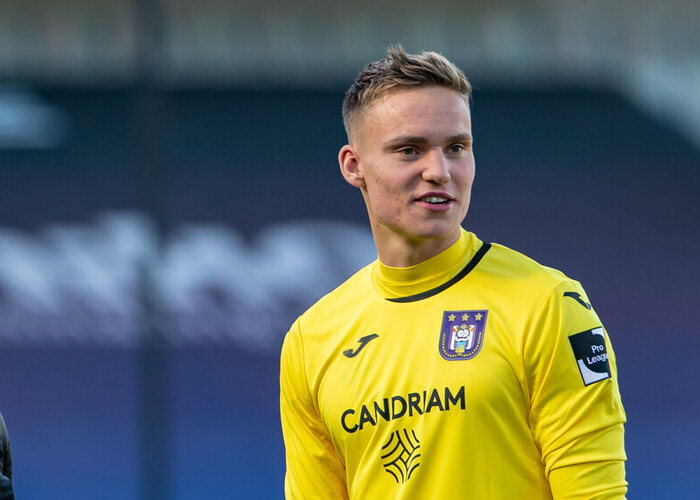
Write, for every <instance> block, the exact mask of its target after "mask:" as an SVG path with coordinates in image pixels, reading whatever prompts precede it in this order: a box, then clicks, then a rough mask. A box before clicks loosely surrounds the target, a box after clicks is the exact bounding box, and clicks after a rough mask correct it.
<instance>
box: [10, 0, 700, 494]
mask: <svg viewBox="0 0 700 500" xmlns="http://www.w3.org/2000/svg"><path fill="white" fill-rule="evenodd" d="M699 25H700V4H699V3H698V2H697V1H694V0H685V1H683V0H679V1H669V2H660V1H657V2H634V1H631V0H621V1H618V2H605V1H602V0H592V1H589V2H578V1H572V0H561V1H558V2H542V1H533V2H528V3H524V2H516V1H514V0H499V1H491V2H485V1H478V2H469V3H465V2H456V1H452V0H434V1H433V2H430V4H421V3H411V2H408V3H407V2H393V1H387V2H379V3H370V2H365V1H358V2H353V3H352V4H343V3H329V2H314V1H310V0H307V1H298V2H293V3H289V4H286V5H285V4H280V5H278V4H277V3H273V2H268V1H261V2H260V1H259V2H252V1H237V2H225V1H223V0H200V1H199V2H192V1H185V0H160V1H157V0H142V1H139V0H132V1H126V0H110V1H107V0H99V1H96V0H91V1H87V0H72V1H70V2H69V1H67V0H52V1H51V2H41V1H37V0H21V1H20V0H4V1H3V2H1V3H0V411H2V412H3V414H4V415H5V419H6V421H7V424H8V427H9V429H10V433H11V439H12V445H13V451H14V463H15V490H16V493H17V496H18V498H20V499H56V498H60V499H64V498H65V499H68V498H70V499H93V498H99V499H115V500H117V499H119V500H123V499H144V500H145V499H148V500H158V499H185V498H187V499H189V498H206V499H217V498H221V499H224V498H246V499H248V498H250V499H267V498H270V499H273V498H274V499H276V498H281V497H282V491H283V490H282V485H283V474H284V458H283V444H282V438H281V431H280V428H279V424H278V403H277V398H278V382H277V377H278V352H279V348H280V346H281V341H282V337H283V335H284V333H285V331H286V328H287V326H288V325H289V324H290V323H291V321H292V320H293V319H294V318H295V317H296V315H298V314H299V313H300V312H301V311H302V310H303V309H304V308H305V307H306V306H308V305H309V304H311V303H312V302H313V301H314V300H315V299H316V298H318V297H319V296H320V295H321V294H323V293H324V292H325V291H328V290H329V289H330V288H332V287H333V286H334V285H335V284H337V283H339V282H341V281H342V280H343V279H344V278H345V277H346V276H348V275H350V274H351V273H352V272H353V271H354V270H355V269H357V268H359V267H360V266H362V265H363V264H365V263H366V262H369V261H370V260H372V259H373V258H374V256H375V254H374V248H373V245H372V242H371V238H370V234H369V230H368V227H367V224H366V222H365V213H364V208H363V205H362V202H361V199H360V196H359V194H357V193H356V192H354V191H353V190H352V188H350V187H349V186H346V185H345V184H344V182H343V181H342V179H341V177H340V175H338V172H337V166H336V160H335V158H336V152H337V150H338V148H339V147H340V146H341V145H342V144H343V143H344V134H343V130H342V123H341V117H340V104H341V101H342V95H343V91H344V89H345V88H346V87H347V86H348V85H349V83H350V82H351V80H352V78H353V77H354V75H355V74H356V73H357V72H358V71H359V70H360V69H361V68H362V66H363V65H364V64H365V63H366V62H368V61H370V60H374V59H377V58H379V57H381V56H382V55H383V52H384V49H385V47H386V46H387V45H389V44H391V43H394V42H402V43H403V44H404V45H405V47H406V48H407V49H408V50H409V51H418V50H423V49H425V50H437V51H440V52H443V53H444V54H445V55H447V56H448V57H450V58H451V59H453V60H455V61H457V62H458V63H459V64H460V66H461V67H462V68H463V69H464V70H465V72H466V73H467V75H468V76H469V77H470V78H471V80H472V83H473V84H474V86H475V87H476V91H475V95H474V103H473V115H474V132H475V137H476V155H477V167H478V174H477V183H476V186H475V190H474V194H473V202H472V208H471V210H470V213H469V215H468V217H467V220H466V223H465V225H466V227H468V228H469V229H471V230H473V231H475V232H476V233H477V234H478V235H479V236H480V237H481V238H482V239H485V240H487V241H498V242H501V243H504V244H506V245H509V246H511V247H513V248H516V249H518V250H521V251H523V252H524V253H526V254H528V255H530V256H531V257H533V258H535V259H537V260H539V261H541V262H543V263H547V264H549V265H551V266H553V267H557V268H559V269H562V270H564V271H565V272H566V273H567V274H568V275H570V276H572V277H575V278H576V279H578V280H580V281H581V282H582V283H583V284H584V286H585V287H586V288H587V291H588V293H589V295H590V297H591V299H592V301H593V303H594V306H595V307H596V310H597V311H598V313H599V315H600V316H601V318H602V320H603V322H604V323H605V325H606V327H607V328H608V330H609V332H610V333H611V335H612V338H613V341H614V346H615V350H616V352H617V356H618V365H619V370H620V373H621V387H622V391H623V400H624V403H625V406H626V409H627V413H628V419H629V423H628V425H627V450H628V455H629V461H628V480H629V481H630V498H650V499H661V498H692V497H695V496H696V495H697V492H698V491H700V476H698V474H697V470H698V468H700V458H699V455H698V451H697V450H698V449H700V428H699V426H698V415H699V413H700V400H699V398H698V393H699V391H698V383H699V382H700V377H699V376H698V369H697V352H698V341H697V338H698V333H699V330H698V325H699V324H700V313H699V309H700V308H698V302H699V300H700V286H699V285H698V283H700V265H699V263H698V260H699V257H700V230H699V229H700V228H699V225H700V224H699V223H700V202H699V201H698V193H699V192H700V29H698V26H699ZM494 467H497V464H494Z"/></svg>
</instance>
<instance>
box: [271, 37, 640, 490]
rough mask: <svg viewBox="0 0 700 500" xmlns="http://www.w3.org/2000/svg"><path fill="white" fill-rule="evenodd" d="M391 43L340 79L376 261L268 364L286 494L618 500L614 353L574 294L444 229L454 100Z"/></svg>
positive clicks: (453, 73)
mask: <svg viewBox="0 0 700 500" xmlns="http://www.w3.org/2000/svg"><path fill="white" fill-rule="evenodd" d="M470 92H471V87H470V85H469V83H468V81H467V79H466V78H465V77H464V75H463V74H462V72H461V71H460V70H459V69H457V68H456V67H455V66H454V65H453V64H452V63H451V62H449V61H448V60H446V59H445V58H444V57H442V56H441V55H439V54H436V53H432V52H427V53H425V52H424V53H421V54H419V55H412V54H406V53H405V52H404V51H403V49H402V48H401V47H394V48H391V49H389V51H388V54H387V57H386V58H384V59H382V60H380V61H377V62H374V63H371V64H369V65H368V66H367V67H366V68H365V69H364V70H363V71H362V73H361V74H360V75H359V77H358V78H357V79H356V81H355V82H354V84H353V85H352V87H351V88H350V89H349V90H348V92H347V94H346V97H345V101H344V103H343V118H344V123H345V127H346V131H347V134H348V144H347V145H346V146H343V148H342V149H341V150H340V154H339V162H340V170H341V172H342V175H343V177H344V178H345V179H346V180H347V182H349V183H350V184H351V185H352V186H355V187H357V188H359V189H360V192H361V193H362V196H363V198H364V201H365V204H366V205H367V212H368V214H369V221H370V225H371V228H372V234H373V236H374V240H375V243H376V246H377V251H378V255H379V259H378V261H375V262H374V263H372V264H370V265H369V266H367V267H365V268H364V269H362V270H360V271H359V272H358V273H357V274H355V275H354V276H352V277H351V278H350V279H349V280H348V281H347V282H345V283H344V284H342V285H341V286H340V287H338V288H337V289H336V290H335V291H333V292H332V293H330V294H328V295H326V296H325V297H324V298H322V299H321V300H320V301H319V302H318V303H316V304H315V305H314V306H313V307H311V308H310V309H309V310H308V311H306V313H304V314H303V315H302V316H301V317H300V318H299V319H298V320H297V321H296V322H295V323H294V325H292V327H291V329H290V331H289V332H288V333H287V336H286V338H285V342H284V346H283V348H282V360H281V377H280V384H281V398H280V405H281V415H282V430H283V433H284V439H285V445H286V458H287V475H286V479H285V492H286V496H287V498H295V499H304V500H309V499H314V498H324V499H341V498H353V499H362V500H364V499H380V498H381V499H388V498H402V499H458V498H478V499H491V500H493V499H509V500H510V499H514V498H523V499H528V500H535V499H549V498H595V499H620V498H624V496H625V493H626V490H627V489H626V484H627V483H626V482H625V469H624V460H625V452H624V444H623V423H624V422H625V414H624V410H623V408H622V404H621V401H620V394H619V389H618V384H617V373H616V366H615V358H614V354H613V352H612V349H611V346H610V341H609V339H608V336H607V333H606V332H605V330H604V329H603V327H602V325H601V322H600V320H599V319H598V317H597V315H596V313H595V311H594V310H593V308H592V306H591V304H590V301H589V300H588V298H587V296H586V294H585V292H584V291H583V289H582V288H581V286H580V285H579V283H577V282H576V281H573V280H571V279H569V278H567V277H566V276H565V275H563V274H562V273H560V272H559V271H556V270H554V269H551V268H548V267H544V266H542V265H540V264H538V263H536V262H534V261H532V260H530V259H528V258H527V257H525V256H523V255H521V254H519V253H517V252H515V251H513V250H510V249H508V248H506V247H503V246H501V245H497V244H489V243H484V242H482V241H480V240H479V239H478V238H477V237H476V236H475V235H474V234H472V233H469V232H467V231H465V230H464V229H462V228H461V227H460V224H461V222H462V220H463V219H464V217H465V215H466V213H467V209H468V208H469V199H470V192H471V187H472V183H473V181H474V155H473V152H472V131H471V117H470V111H469V105H468V102H469V96H470Z"/></svg>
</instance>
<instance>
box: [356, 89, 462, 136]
mask: <svg viewBox="0 0 700 500" xmlns="http://www.w3.org/2000/svg"><path fill="white" fill-rule="evenodd" d="M361 121H362V123H361V128H362V135H363V136H367V138H378V136H380V135H381V136H385V135H387V134H390V135H391V134H396V135H400V134H410V135H421V136H428V135H440V134H442V133H445V134H449V135H456V134H459V133H470V132H471V117H470V113H469V106H468V105H467V103H466V102H465V100H464V99H463V98H462V96H461V95H460V94H459V93H458V92H456V91H454V90H451V89H448V88H446V87H438V86H429V87H416V88H400V89H395V90H391V91H389V92H387V93H386V94H385V95H383V96H382V97H380V98H379V99H378V100H377V101H375V102H373V103H372V104H370V105H369V106H368V107H367V108H366V109H365V110H364V112H363V113H362V118H361Z"/></svg>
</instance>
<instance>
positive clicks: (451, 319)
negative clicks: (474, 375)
mask: <svg viewBox="0 0 700 500" xmlns="http://www.w3.org/2000/svg"><path fill="white" fill-rule="evenodd" d="M487 316H488V310H482V311H445V312H443V313H442V330H441V331H440V346H439V349H440V355H441V356H442V357H443V358H445V359H446V360H448V361H458V360H465V359H471V358H473V357H474V356H476V355H477V354H479V351H480V350H481V346H482V344H483V343H484V330H485V329H486V317H487Z"/></svg>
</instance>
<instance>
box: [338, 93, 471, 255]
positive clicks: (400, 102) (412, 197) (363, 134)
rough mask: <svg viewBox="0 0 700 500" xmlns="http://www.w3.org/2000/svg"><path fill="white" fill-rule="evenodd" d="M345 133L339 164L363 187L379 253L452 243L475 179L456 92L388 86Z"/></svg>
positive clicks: (467, 120)
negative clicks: (348, 135)
mask: <svg viewBox="0 0 700 500" xmlns="http://www.w3.org/2000/svg"><path fill="white" fill-rule="evenodd" d="M352 136H353V137H352V138H351V144H349V145H346V146H344V147H343V148H342V149H341V151H340V155H339V160H340V165H341V171H342V173H343V176H344V177H345V179H346V180H347V181H348V182H349V183H350V184H352V185H354V186H356V187H359V188H360V189H361V190H362V194H363V197H364V200H365V203H366V205H367V211H368V213H369V219H370V224H371V226H372V231H373V234H374V238H375V242H376V244H377V248H378V250H379V254H380V258H381V259H382V261H383V262H385V263H386V264H389V265H395V264H391V263H390V262H387V260H394V261H395V262H398V261H401V262H403V263H405V259H401V258H398V259H392V258H391V257H392V255H389V257H390V258H389V259H385V258H384V257H383V256H382V251H383V250H384V253H385V255H386V254H387V253H389V254H391V253H392V252H399V253H400V252H402V251H406V252H410V251H411V249H418V248H423V249H424V251H425V252H427V255H423V256H422V257H424V258H428V257H430V256H432V255H430V254H431V253H432V254H433V255H434V254H436V253H438V252H440V251H442V250H444V249H445V248H447V247H448V246H449V245H451V244H452V243H454V242H455V241H456V240H457V238H458V237H459V232H460V224H461V222H462V220H463V219H464V217H465V215H466V214H467V209H468V208H469V200H470V197H471V187H472V183H473V181H474V154H473V152H472V136H471V117H470V113H469V108H468V106H467V104H466V103H465V102H464V100H463V99H462V97H461V96H460V95H459V94H458V93H457V92H455V91H453V90H450V89H447V88H445V87H437V86H430V87H418V88H415V89H398V90H395V91H392V92H390V93H388V94H387V95H385V96H384V97H383V98H381V99H380V100H379V101H378V102H376V103H373V104H372V105H370V106H369V107H368V108H366V109H365V110H364V111H363V113H362V115H361V116H359V117H358V123H356V124H355V128H354V130H353V134H352ZM409 260H410V259H409ZM418 261H420V260H418Z"/></svg>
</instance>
